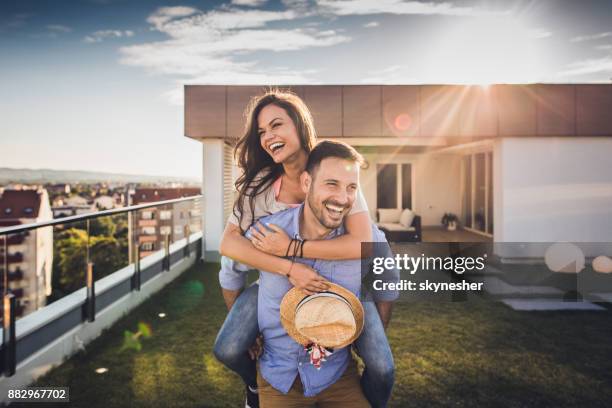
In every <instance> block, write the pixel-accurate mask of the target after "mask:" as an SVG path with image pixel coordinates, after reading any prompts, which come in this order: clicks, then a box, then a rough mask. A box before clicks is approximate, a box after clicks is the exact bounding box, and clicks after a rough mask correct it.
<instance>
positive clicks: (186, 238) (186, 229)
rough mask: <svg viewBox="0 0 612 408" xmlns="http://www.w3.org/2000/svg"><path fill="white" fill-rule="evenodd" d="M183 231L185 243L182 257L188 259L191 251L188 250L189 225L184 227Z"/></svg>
mask: <svg viewBox="0 0 612 408" xmlns="http://www.w3.org/2000/svg"><path fill="white" fill-rule="evenodd" d="M184 230H185V240H186V243H185V248H184V249H183V255H184V256H185V257H188V256H189V253H190V251H191V249H190V248H189V235H190V229H189V224H187V225H185V228H184Z"/></svg>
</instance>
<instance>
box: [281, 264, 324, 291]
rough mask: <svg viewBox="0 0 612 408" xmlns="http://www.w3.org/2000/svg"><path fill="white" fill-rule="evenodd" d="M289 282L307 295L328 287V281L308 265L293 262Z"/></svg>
mask: <svg viewBox="0 0 612 408" xmlns="http://www.w3.org/2000/svg"><path fill="white" fill-rule="evenodd" d="M289 282H291V284H292V285H293V286H295V287H296V288H298V289H301V290H302V292H304V293H305V294H307V295H314V294H315V293H317V292H323V291H325V290H327V289H329V285H328V284H327V283H328V281H327V279H325V278H324V277H322V276H321V275H319V274H318V273H317V272H316V271H315V270H313V269H312V268H310V267H309V266H308V265H304V264H301V263H298V262H295V263H293V265H292V266H291V272H290V274H289Z"/></svg>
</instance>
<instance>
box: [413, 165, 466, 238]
mask: <svg viewBox="0 0 612 408" xmlns="http://www.w3.org/2000/svg"><path fill="white" fill-rule="evenodd" d="M415 168H416V174H415V175H414V181H415V189H416V206H415V207H416V208H417V214H419V215H420V216H421V217H422V219H421V223H422V225H436V226H439V225H441V224H440V221H441V219H442V216H443V215H444V213H446V212H451V213H454V214H456V215H459V214H460V213H461V194H460V193H461V190H460V189H461V156H460V155H458V154H438V155H434V154H424V155H422V156H421V157H420V158H419V160H418V161H417V163H416V166H415Z"/></svg>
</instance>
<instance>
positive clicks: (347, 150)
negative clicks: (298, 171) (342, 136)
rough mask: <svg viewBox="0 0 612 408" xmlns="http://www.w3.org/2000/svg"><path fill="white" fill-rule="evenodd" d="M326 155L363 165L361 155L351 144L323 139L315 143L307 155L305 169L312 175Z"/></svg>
mask: <svg viewBox="0 0 612 408" xmlns="http://www.w3.org/2000/svg"><path fill="white" fill-rule="evenodd" d="M328 157H336V158H338V159H344V160H348V161H352V162H355V164H357V165H358V166H360V167H361V166H362V165H363V162H364V160H363V156H362V155H361V154H359V152H358V151H357V150H355V149H354V148H353V147H352V146H350V145H348V144H346V143H344V142H334V141H331V140H323V141H321V142H319V143H317V144H316V146H315V147H314V149H312V151H311V152H310V155H309V156H308V162H307V163H306V171H307V172H308V173H309V174H310V175H311V176H314V172H315V171H316V170H317V169H318V168H319V165H320V164H321V162H322V161H323V159H327V158H328Z"/></svg>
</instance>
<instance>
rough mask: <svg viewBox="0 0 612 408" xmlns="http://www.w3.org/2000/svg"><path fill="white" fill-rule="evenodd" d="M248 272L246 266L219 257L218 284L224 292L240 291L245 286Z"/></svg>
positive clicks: (224, 257)
mask: <svg viewBox="0 0 612 408" xmlns="http://www.w3.org/2000/svg"><path fill="white" fill-rule="evenodd" d="M249 270H250V268H249V267H248V266H247V265H244V264H241V263H239V262H236V261H234V260H233V259H231V258H228V257H226V256H223V257H221V270H220V271H219V284H220V285H221V287H222V288H223V289H226V290H240V289H242V288H244V287H245V286H246V282H247V273H248V271H249Z"/></svg>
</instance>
